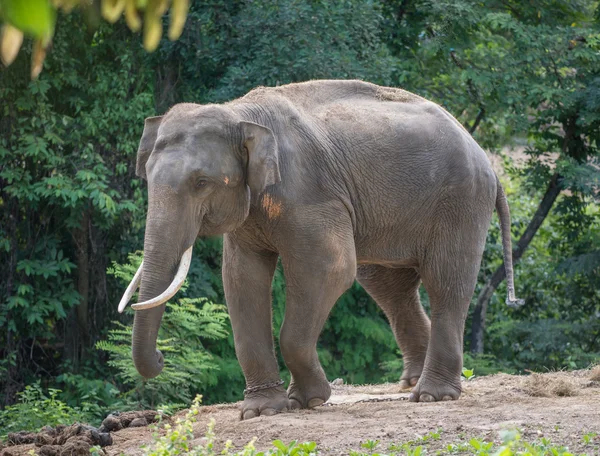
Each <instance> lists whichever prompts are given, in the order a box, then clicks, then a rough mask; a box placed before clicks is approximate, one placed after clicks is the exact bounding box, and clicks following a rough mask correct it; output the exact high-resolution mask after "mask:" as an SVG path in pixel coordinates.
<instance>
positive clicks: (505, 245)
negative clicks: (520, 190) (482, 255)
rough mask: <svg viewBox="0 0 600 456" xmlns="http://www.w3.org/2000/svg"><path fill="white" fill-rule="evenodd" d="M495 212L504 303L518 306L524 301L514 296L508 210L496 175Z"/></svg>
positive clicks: (504, 195)
mask: <svg viewBox="0 0 600 456" xmlns="http://www.w3.org/2000/svg"><path fill="white" fill-rule="evenodd" d="M496 187H497V189H498V190H497V192H498V193H497V195H496V212H498V218H499V219H500V232H501V233H502V250H503V251H504V271H505V272H506V289H507V296H506V304H507V305H508V306H509V307H519V306H522V305H523V304H525V301H524V300H522V299H518V298H516V297H515V279H514V276H513V260H512V242H511V240H510V210H509V209H508V202H507V201H506V194H505V193H504V189H503V188H502V184H501V183H500V180H499V179H498V176H496Z"/></svg>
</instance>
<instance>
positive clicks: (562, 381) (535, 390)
mask: <svg viewBox="0 0 600 456" xmlns="http://www.w3.org/2000/svg"><path fill="white" fill-rule="evenodd" d="M524 390H525V392H526V393H527V394H529V395H530V396H533V397H554V396H559V397H571V396H576V395H577V386H576V385H575V383H574V381H573V380H572V379H566V378H560V377H556V376H550V375H541V374H531V375H530V376H529V377H527V378H526V379H525V385H524Z"/></svg>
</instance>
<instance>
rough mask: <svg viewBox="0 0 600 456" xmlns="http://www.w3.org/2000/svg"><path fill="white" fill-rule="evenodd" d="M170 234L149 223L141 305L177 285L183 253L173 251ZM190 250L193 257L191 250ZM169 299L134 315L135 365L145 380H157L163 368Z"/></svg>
mask: <svg viewBox="0 0 600 456" xmlns="http://www.w3.org/2000/svg"><path fill="white" fill-rule="evenodd" d="M157 225H163V226H157ZM169 231H171V230H168V229H166V227H165V226H164V224H162V223H150V224H148V225H147V227H146V236H145V240H144V264H143V268H142V274H141V287H140V294H139V302H140V303H144V302H146V301H149V300H152V299H153V298H156V297H158V296H159V295H161V294H163V292H165V290H167V289H170V288H173V287H172V286H171V285H172V284H173V282H175V281H174V280H173V278H174V277H175V276H176V275H177V274H176V270H177V269H179V270H180V271H179V272H181V268H178V266H180V263H181V262H182V258H181V254H180V253H179V252H174V251H173V250H176V249H173V248H172V244H169V242H168V240H169V239H170V238H169V237H168V236H165V234H166V233H168V232H169ZM157 233H160V235H157ZM189 250H190V252H189V254H190V257H191V248H190V249H189ZM186 253H187V252H186ZM184 256H186V255H184ZM188 268H189V264H188ZM185 269H186V270H185V273H187V268H185ZM184 275H185V274H184ZM184 278H185V277H184ZM181 283H183V280H181ZM176 291H177V290H175V292H176ZM173 294H174V293H173ZM167 299H168V298H166V299H164V301H163V302H162V303H160V302H159V303H155V305H153V306H151V308H143V309H142V310H138V311H136V313H135V316H134V320H133V341H132V342H133V345H132V355H133V362H134V364H135V367H136V369H137V371H138V372H139V373H140V374H141V375H142V376H143V377H145V378H153V377H156V376H157V375H158V374H160V372H161V371H162V369H163V366H164V358H163V355H162V353H161V352H160V351H159V350H157V348H156V339H157V337H158V329H159V327H160V323H161V320H162V315H163V313H164V311H165V305H166V304H165V302H166V300H167Z"/></svg>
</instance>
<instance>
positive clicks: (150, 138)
mask: <svg viewBox="0 0 600 456" xmlns="http://www.w3.org/2000/svg"><path fill="white" fill-rule="evenodd" d="M162 118H163V116H157V117H148V118H147V119H146V120H145V121H144V133H142V139H140V145H139V147H138V152H137V163H136V165H135V174H136V175H137V176H138V177H141V178H142V179H144V180H147V179H148V178H147V176H146V162H147V161H148V157H150V154H151V153H152V150H153V149H154V143H155V142H156V135H157V133H158V127H159V126H160V122H161V121H162Z"/></svg>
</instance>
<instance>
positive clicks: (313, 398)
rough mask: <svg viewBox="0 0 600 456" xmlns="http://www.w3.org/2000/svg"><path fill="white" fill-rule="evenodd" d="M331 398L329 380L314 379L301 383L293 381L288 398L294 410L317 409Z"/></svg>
mask: <svg viewBox="0 0 600 456" xmlns="http://www.w3.org/2000/svg"><path fill="white" fill-rule="evenodd" d="M329 396H331V386H329V382H328V381H327V379H325V378H323V379H320V380H318V381H315V380H314V379H313V380H312V381H307V382H306V383H302V384H301V383H299V382H296V381H294V380H293V379H292V382H291V383H290V386H289V388H288V398H289V400H290V407H291V408H292V409H305V408H309V409H310V408H315V407H318V406H319V405H322V404H324V403H325V401H327V399H329Z"/></svg>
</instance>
